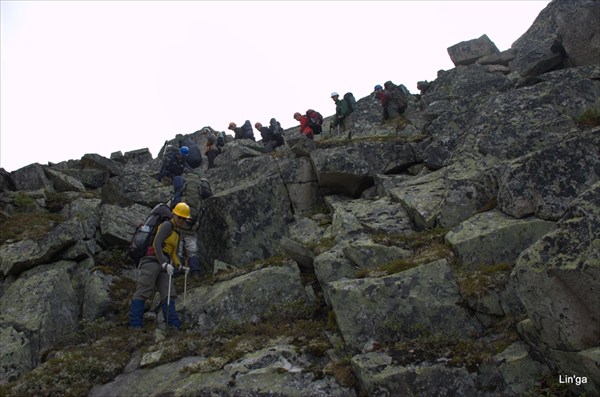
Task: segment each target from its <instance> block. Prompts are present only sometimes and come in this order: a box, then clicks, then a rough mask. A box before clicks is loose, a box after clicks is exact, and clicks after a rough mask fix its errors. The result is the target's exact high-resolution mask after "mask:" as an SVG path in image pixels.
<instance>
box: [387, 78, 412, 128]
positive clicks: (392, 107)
mask: <svg viewBox="0 0 600 397" xmlns="http://www.w3.org/2000/svg"><path fill="white" fill-rule="evenodd" d="M383 87H384V89H383V91H382V94H381V106H382V107H383V120H384V121H385V120H394V119H397V118H398V117H400V116H401V115H402V114H403V113H404V111H405V110H406V108H407V106H408V100H407V95H406V93H404V92H403V91H402V90H401V89H400V88H399V87H398V86H396V85H395V84H394V83H392V82H391V81H386V82H385V83H384V84H383Z"/></svg>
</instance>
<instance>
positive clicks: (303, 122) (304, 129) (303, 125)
mask: <svg viewBox="0 0 600 397" xmlns="http://www.w3.org/2000/svg"><path fill="white" fill-rule="evenodd" d="M300 132H301V133H303V134H304V135H306V136H308V135H311V134H312V133H313V130H312V128H310V127H309V126H308V117H306V115H304V116H301V117H300Z"/></svg>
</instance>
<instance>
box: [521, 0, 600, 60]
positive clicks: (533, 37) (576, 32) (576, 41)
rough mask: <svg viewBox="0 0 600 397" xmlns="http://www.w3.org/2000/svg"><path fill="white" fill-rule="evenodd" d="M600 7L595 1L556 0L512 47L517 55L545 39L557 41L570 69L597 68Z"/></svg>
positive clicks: (599, 50)
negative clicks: (576, 67) (590, 66)
mask: <svg viewBox="0 0 600 397" xmlns="http://www.w3.org/2000/svg"><path fill="white" fill-rule="evenodd" d="M598 20H600V4H598V2H597V1H594V0H556V1H552V2H551V3H549V4H548V6H547V7H546V8H544V9H543V10H542V12H540V14H539V15H538V17H537V18H536V19H535V21H534V22H533V24H532V25H531V27H530V28H529V29H528V30H527V31H526V32H525V33H524V34H523V35H522V36H521V37H519V38H518V39H517V40H516V41H515V42H514V43H513V44H512V46H511V48H512V49H516V50H517V51H518V52H519V53H523V52H525V53H526V52H528V51H530V50H535V48H536V47H537V46H538V43H540V42H542V43H543V42H544V41H545V40H547V38H548V37H556V38H558V39H559V43H560V45H561V47H562V48H563V49H564V52H565V54H566V55H567V56H568V60H569V64H570V66H586V65H597V64H598V54H599V53H600V28H599V27H598Z"/></svg>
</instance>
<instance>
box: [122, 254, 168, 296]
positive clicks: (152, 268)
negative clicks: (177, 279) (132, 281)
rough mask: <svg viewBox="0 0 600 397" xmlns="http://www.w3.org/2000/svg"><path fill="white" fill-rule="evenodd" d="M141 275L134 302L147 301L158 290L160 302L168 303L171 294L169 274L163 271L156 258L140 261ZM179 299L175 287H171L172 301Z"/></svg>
mask: <svg viewBox="0 0 600 397" xmlns="http://www.w3.org/2000/svg"><path fill="white" fill-rule="evenodd" d="M139 270H140V275H139V277H138V282H137V287H136V289H135V293H134V294H133V300H138V299H139V300H146V299H149V298H151V297H152V295H153V294H154V291H156V290H158V293H159V294H160V301H161V302H166V301H167V295H168V294H169V274H168V273H167V272H165V271H163V269H162V266H161V265H160V264H159V263H158V261H157V260H156V258H155V257H154V256H145V257H143V258H142V259H141V260H140V269H139ZM175 297H177V293H176V292H175V286H174V285H171V299H174V298H175Z"/></svg>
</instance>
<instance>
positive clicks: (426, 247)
mask: <svg viewBox="0 0 600 397" xmlns="http://www.w3.org/2000/svg"><path fill="white" fill-rule="evenodd" d="M446 233H447V230H446V229H433V230H427V231H424V232H421V233H415V234H410V235H389V234H375V235H373V236H372V238H373V241H374V242H376V243H378V244H382V245H386V246H395V247H400V248H403V249H406V250H409V251H411V252H412V253H413V254H412V255H411V256H410V257H408V258H403V259H398V260H395V261H391V262H388V263H384V264H382V265H380V266H377V267H374V268H370V269H361V270H359V271H358V272H357V273H356V277H358V278H364V277H372V276H381V275H390V274H395V273H399V272H403V271H406V270H409V269H412V268H414V267H417V266H419V265H422V264H425V263H430V262H433V261H435V260H438V259H447V260H448V261H449V262H451V261H453V260H454V255H453V253H452V250H451V249H450V247H449V246H448V245H446V243H445V242H444V235H445V234H446Z"/></svg>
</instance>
